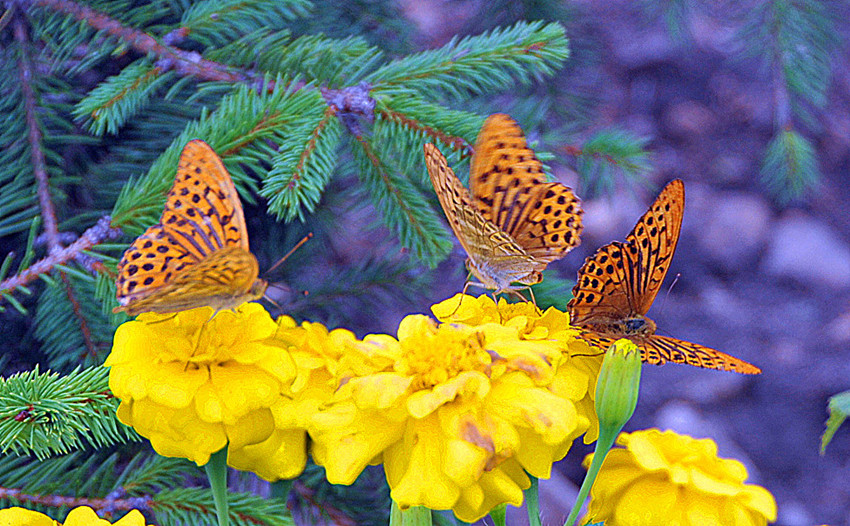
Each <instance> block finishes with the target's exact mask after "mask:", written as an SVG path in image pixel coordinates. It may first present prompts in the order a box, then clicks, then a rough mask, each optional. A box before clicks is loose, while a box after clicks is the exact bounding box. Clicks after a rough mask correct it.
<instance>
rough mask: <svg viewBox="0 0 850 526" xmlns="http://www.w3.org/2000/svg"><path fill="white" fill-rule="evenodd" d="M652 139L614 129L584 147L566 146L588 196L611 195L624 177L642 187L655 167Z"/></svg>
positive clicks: (586, 143)
mask: <svg viewBox="0 0 850 526" xmlns="http://www.w3.org/2000/svg"><path fill="white" fill-rule="evenodd" d="M648 143H649V139H648V138H646V137H640V136H637V135H634V134H633V133H631V132H629V131H628V130H623V129H619V128H610V129H607V130H601V131H599V132H597V133H596V134H595V135H594V136H593V137H591V138H590V139H588V140H587V141H586V142H585V143H584V146H583V147H581V148H577V147H575V146H565V147H564V148H563V150H564V151H565V152H566V153H567V154H568V155H570V156H573V157H575V159H576V170H577V171H578V173H579V176H581V180H582V182H583V183H584V185H585V191H584V193H585V196H586V197H590V196H593V195H598V194H600V193H610V192H611V191H612V190H613V189H614V185H615V184H616V174H617V173H620V174H622V176H623V177H625V178H626V179H629V180H630V181H631V182H639V183H642V182H643V181H645V176H646V175H648V173H649V172H650V170H651V169H652V166H651V164H650V160H649V152H647V150H646V146H647V144H648Z"/></svg>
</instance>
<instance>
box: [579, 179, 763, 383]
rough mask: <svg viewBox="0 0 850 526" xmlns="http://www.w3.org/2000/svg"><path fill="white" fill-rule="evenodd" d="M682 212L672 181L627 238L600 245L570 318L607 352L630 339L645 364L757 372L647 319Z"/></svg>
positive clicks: (681, 193) (678, 184) (678, 185)
mask: <svg viewBox="0 0 850 526" xmlns="http://www.w3.org/2000/svg"><path fill="white" fill-rule="evenodd" d="M684 209H685V185H684V184H683V183H682V181H681V180H679V179H676V180H674V181H672V182H670V183H669V184H668V185H667V186H666V187H665V188H664V190H663V191H662V192H661V194H660V195H659V196H658V198H657V199H656V200H655V203H653V204H652V206H651V207H650V208H649V210H647V212H646V213H645V214H644V215H643V217H641V218H640V221H638V223H637V225H635V228H634V229H633V230H632V232H631V233H630V234H629V235H628V236H627V237H626V242H625V243H621V242H619V241H614V242H613V243H610V244H608V245H605V246H603V247H602V248H600V249H599V250H597V251H596V253H595V254H593V255H592V256H590V257H588V258H587V260H585V262H584V265H582V267H581V268H580V269H579V271H578V279H577V280H576V285H575V287H574V288H573V299H572V300H570V303H569V306H568V308H569V310H570V320H571V323H572V324H573V325H576V326H578V327H580V328H581V329H582V331H581V338H582V339H584V340H586V341H588V342H589V343H591V344H593V345H596V346H599V347H602V348H606V349H607V348H608V346H609V345H611V344H612V343H614V341H616V340H617V339H619V338H628V339H630V340H632V341H633V342H634V343H635V344H637V346H638V347H639V348H640V353H641V359H642V360H643V361H644V362H647V363H652V364H657V365H661V364H663V363H665V362H668V361H669V362H674V363H684V364H688V365H694V366H697V367H705V368H707V369H720V370H722V371H735V372H738V373H743V374H759V373H761V369H759V368H758V367H756V366H754V365H751V364H749V363H747V362H745V361H743V360H739V359H738V358H735V357H734V356H729V355H728V354H724V353H722V352H720V351H716V350H714V349H711V348H708V347H704V346H702V345H698V344H696V343H691V342H686V341H682V340H677V339H676V338H671V337H669V336H661V335H658V334H655V329H656V326H655V322H654V321H652V320H651V319H649V318H648V317H647V316H646V313H647V312H648V311H649V308H650V307H651V306H652V301H653V300H654V299H655V296H656V295H657V294H658V290H659V289H660V288H661V284H662V282H663V281H664V276H665V275H666V274H667V269H668V268H669V267H670V260H672V259H673V253H674V252H675V251H676V243H678V241H679V232H680V230H681V228H682V216H683V214H684Z"/></svg>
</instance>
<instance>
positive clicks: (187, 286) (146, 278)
mask: <svg viewBox="0 0 850 526" xmlns="http://www.w3.org/2000/svg"><path fill="white" fill-rule="evenodd" d="M258 273H259V270H258V265H257V260H256V258H255V257H254V256H253V254H251V253H250V252H249V251H248V235H247V230H246V228H245V218H244V215H243V212H242V204H241V202H240V200H239V195H238V194H237V192H236V187H235V186H234V185H233V181H232V180H231V178H230V175H229V174H228V173H227V170H226V169H225V167H224V165H223V164H222V162H221V159H220V158H219V157H218V155H216V154H215V152H214V151H213V150H212V148H210V147H209V146H208V145H207V144H206V143H204V142H203V141H200V140H193V141H190V142H189V143H188V144H187V145H186V147H185V148H184V149H183V152H182V153H181V155H180V162H179V164H178V169H177V176H176V177H175V181H174V185H173V186H172V187H171V190H170V191H169V192H168V196H167V198H166V203H165V209H164V211H163V213H162V217H161V218H160V222H159V223H158V224H156V225H154V226H152V227H150V228H148V229H147V230H146V231H145V232H144V233H143V234H142V235H141V236H139V238H137V239H136V241H134V242H133V244H132V245H131V246H130V248H128V249H127V251H126V252H125V253H124V256H123V258H122V259H121V262H120V263H119V264H118V278H117V280H116V286H117V298H118V303H119V307H117V308H116V309H115V311H116V312H118V311H125V312H127V313H128V314H130V315H135V314H139V313H141V312H178V311H181V310H186V309H191V308H196V307H201V306H211V307H214V308H216V309H218V310H221V309H224V308H232V307H234V306H236V305H239V304H241V303H243V302H244V301H249V300H251V299H257V298H259V297H261V296H262V295H263V293H264V292H265V287H266V283H265V281H263V280H260V279H258V277H257V276H258Z"/></svg>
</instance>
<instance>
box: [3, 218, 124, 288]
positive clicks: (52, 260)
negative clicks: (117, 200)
mask: <svg viewBox="0 0 850 526" xmlns="http://www.w3.org/2000/svg"><path fill="white" fill-rule="evenodd" d="M109 222H110V218H109V216H105V217H102V218H100V220H99V221H98V222H97V223H96V224H95V225H94V226H92V227H90V228H89V229H88V230H86V231H85V232H83V235H81V236H80V238H79V239H78V240H76V241H74V242H73V243H72V244H71V245H69V246H67V247H65V248H62V249H60V250H58V251H56V252H55V253H53V254H50V255H49V256H47V257H46V258H44V259H42V260H40V261H37V262H36V263H34V264H33V265H31V266H30V267H29V268H28V269H26V270H24V271H23V272H21V273H20V274H16V275H14V276H12V277H10V278H8V279H5V280H3V281H0V292H2V291H7V292H10V291H12V290H14V289H16V288H17V287H22V286H24V285H26V284H27V283H29V282H31V281H33V280H34V279H36V278H37V277H38V276H40V275H42V274H46V273H48V272H50V271H51V270H52V269H53V267H55V266H56V265H61V264H62V263H67V262H68V261H70V260H72V259H74V258H75V257H76V256H78V255H79V254H81V253H82V251H83V250H88V249H90V248H91V247H93V246H95V245H98V244H100V243H103V242H104V241H106V240H107V239H115V238H116V237H118V236H119V235H121V229H119V228H115V227H112V226H110V224H109Z"/></svg>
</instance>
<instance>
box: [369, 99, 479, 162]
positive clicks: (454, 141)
mask: <svg viewBox="0 0 850 526" xmlns="http://www.w3.org/2000/svg"><path fill="white" fill-rule="evenodd" d="M378 115H380V116H381V117H383V118H384V119H386V120H388V121H391V122H395V123H398V124H400V125H402V126H404V127H405V128H407V129H409V130H413V131H415V132H418V133H423V134H425V135H427V136H428V137H433V138H434V139H438V140H439V141H440V142H442V143H444V144H447V145H449V146H450V147H451V148H452V149H453V150H457V151H458V152H460V154H461V157H472V153H473V151H474V148H473V147H472V144H470V143H469V141H467V140H466V139H464V138H463V137H456V136H453V135H449V134H447V133H445V132H442V131H440V130H438V129H436V128H434V127H432V126H428V125H426V124H423V123H421V122H419V121H417V120H415V119H411V118H410V117H408V116H407V115H404V114H402V113H399V112H397V111H393V110H390V109H388V108H385V107H381V108H379V109H378Z"/></svg>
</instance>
